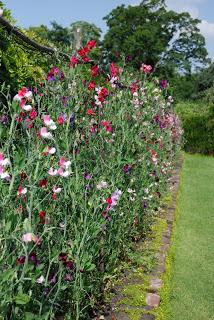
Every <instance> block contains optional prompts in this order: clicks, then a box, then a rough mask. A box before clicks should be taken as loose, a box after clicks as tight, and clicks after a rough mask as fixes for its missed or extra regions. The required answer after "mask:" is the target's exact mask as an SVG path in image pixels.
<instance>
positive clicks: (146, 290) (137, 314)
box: [96, 154, 184, 320]
mask: <svg viewBox="0 0 214 320" xmlns="http://www.w3.org/2000/svg"><path fill="white" fill-rule="evenodd" d="M183 161H184V156H183V154H181V155H180V157H179V159H178V161H177V163H176V166H175V168H174V169H173V172H172V177H171V178H170V180H169V190H170V195H171V201H170V202H169V203H168V204H164V205H162V206H161V208H160V210H164V212H165V216H164V218H163V219H165V220H166V228H165V230H164V231H163V232H162V240H161V242H160V245H159V248H158V250H157V252H156V263H155V266H154V268H153V269H152V271H151V272H150V273H149V274H148V279H149V282H148V283H145V276H141V275H139V273H138V272H136V271H134V272H133V271H130V270H128V271H127V272H126V271H125V273H126V275H125V278H124V277H121V278H122V279H121V281H122V284H124V285H125V286H126V285H127V279H128V278H129V279H131V284H135V286H136V285H137V286H138V287H139V290H138V292H137V291H136V294H138V298H139V301H140V300H142V301H144V303H142V306H139V305H137V306H133V305H134V303H133V305H124V304H123V302H122V303H120V301H123V300H121V298H122V299H123V294H122V292H121V285H119V286H118V287H116V288H115V289H113V291H114V295H113V298H112V299H111V301H110V303H109V305H107V307H106V309H105V312H104V315H101V316H99V317H98V318H96V319H99V320H138V319H139V320H156V319H157V315H156V310H157V308H158V307H159V306H160V302H161V297H160V293H159V291H160V290H161V289H162V288H163V286H164V282H163V276H164V275H165V272H166V259H167V255H168V251H169V248H170V245H171V240H172V233H173V225H174V221H175V218H176V205H177V196H178V192H179V186H180V178H181V169H182V166H183ZM151 241H153V240H151ZM119 281H120V280H119ZM129 284H130V283H129ZM141 294H142V295H141ZM139 295H141V296H139ZM118 302H119V304H118Z"/></svg>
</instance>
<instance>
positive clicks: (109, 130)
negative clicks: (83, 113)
mask: <svg viewBox="0 0 214 320" xmlns="http://www.w3.org/2000/svg"><path fill="white" fill-rule="evenodd" d="M102 125H103V126H104V127H105V128H106V132H112V125H111V123H110V122H109V121H103V122H102Z"/></svg>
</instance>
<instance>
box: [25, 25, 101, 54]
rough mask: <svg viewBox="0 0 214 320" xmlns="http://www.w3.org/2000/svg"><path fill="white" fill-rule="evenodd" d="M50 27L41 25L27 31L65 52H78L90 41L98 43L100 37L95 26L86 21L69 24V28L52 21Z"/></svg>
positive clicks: (99, 32)
mask: <svg viewBox="0 0 214 320" xmlns="http://www.w3.org/2000/svg"><path fill="white" fill-rule="evenodd" d="M51 26H52V27H51V29H48V27H47V26H44V25H41V26H39V27H30V28H29V30H30V31H33V32H34V33H36V34H37V35H38V36H39V37H40V38H42V39H44V40H45V39H46V40H47V39H48V41H49V42H50V43H52V44H53V45H54V46H55V47H56V48H58V49H60V50H61V51H62V50H63V51H65V52H68V51H69V52H71V50H78V49H80V47H82V46H84V45H85V44H86V43H87V42H88V41H89V40H91V39H94V40H96V41H98V42H99V39H100V35H101V29H99V28H98V27H97V26H95V24H93V23H88V22H86V21H76V22H74V23H71V25H70V26H69V27H63V26H61V25H60V24H58V23H57V22H56V21H53V22H51Z"/></svg>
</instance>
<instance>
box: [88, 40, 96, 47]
mask: <svg viewBox="0 0 214 320" xmlns="http://www.w3.org/2000/svg"><path fill="white" fill-rule="evenodd" d="M96 45H97V42H96V40H90V41H88V43H87V45H86V46H87V47H88V48H89V49H92V48H94V47H96Z"/></svg>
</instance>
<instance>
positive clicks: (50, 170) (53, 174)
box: [48, 167, 58, 177]
mask: <svg viewBox="0 0 214 320" xmlns="http://www.w3.org/2000/svg"><path fill="white" fill-rule="evenodd" d="M48 174H49V175H50V176H52V177H54V176H57V174H58V171H57V169H53V167H51V168H50V169H49V170H48Z"/></svg>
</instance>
